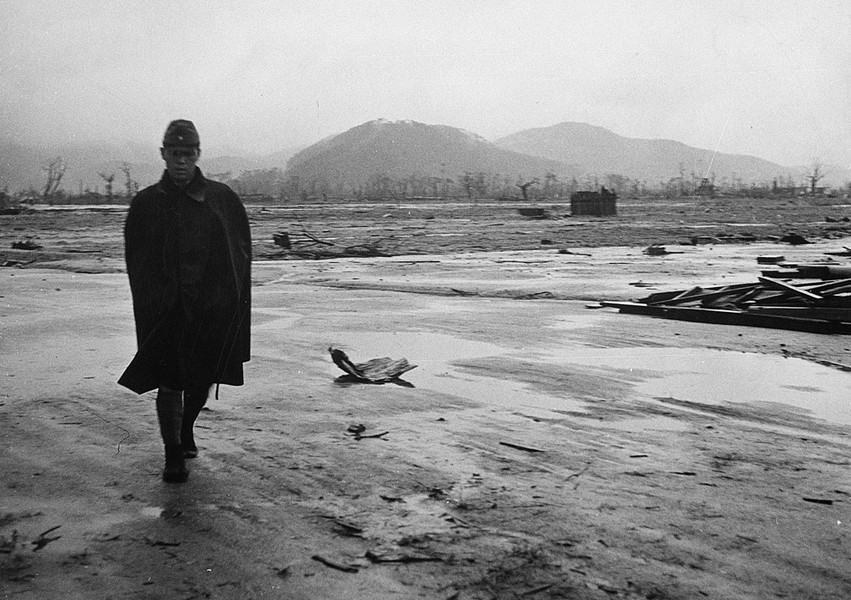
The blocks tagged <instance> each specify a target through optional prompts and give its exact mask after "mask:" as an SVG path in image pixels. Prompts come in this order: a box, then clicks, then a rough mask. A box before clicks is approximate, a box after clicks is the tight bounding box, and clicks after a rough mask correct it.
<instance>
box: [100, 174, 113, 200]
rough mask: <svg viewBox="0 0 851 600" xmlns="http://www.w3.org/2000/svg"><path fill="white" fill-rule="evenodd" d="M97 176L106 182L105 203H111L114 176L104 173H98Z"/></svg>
mask: <svg viewBox="0 0 851 600" xmlns="http://www.w3.org/2000/svg"><path fill="white" fill-rule="evenodd" d="M98 175H100V178H101V179H103V180H104V182H106V185H105V187H106V201H107V202H109V203H112V182H113V181H115V174H113V173H110V174H109V175H106V174H104V173H98Z"/></svg>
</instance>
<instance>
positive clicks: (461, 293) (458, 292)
mask: <svg viewBox="0 0 851 600" xmlns="http://www.w3.org/2000/svg"><path fill="white" fill-rule="evenodd" d="M449 289H450V290H452V291H453V292H455V293H456V294H458V295H459V296H478V295H479V294H478V292H467V291H464V290H459V289H457V288H449Z"/></svg>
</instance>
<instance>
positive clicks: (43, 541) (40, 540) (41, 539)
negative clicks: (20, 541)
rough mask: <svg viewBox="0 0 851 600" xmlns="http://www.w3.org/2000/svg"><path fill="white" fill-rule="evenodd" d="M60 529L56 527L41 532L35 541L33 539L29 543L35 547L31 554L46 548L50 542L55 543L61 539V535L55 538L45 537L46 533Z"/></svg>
mask: <svg viewBox="0 0 851 600" xmlns="http://www.w3.org/2000/svg"><path fill="white" fill-rule="evenodd" d="M60 527H62V525H57V526H56V527H51V528H50V529H48V530H47V531H43V532H41V533H40V534H38V537H37V538H36V539H34V540H33V541H32V542H30V543H31V544H32V545H33V546H35V547H34V548H33V552H38V551H39V550H41V549H42V548H44V547H45V546H47V545H48V544H49V543H50V542H55V541H56V540H58V539H59V538H61V537H62V536H61V535H57V536H56V537H47V534H48V533H52V532H54V531H56V530H57V529H59V528H60Z"/></svg>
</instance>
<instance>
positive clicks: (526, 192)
mask: <svg viewBox="0 0 851 600" xmlns="http://www.w3.org/2000/svg"><path fill="white" fill-rule="evenodd" d="M520 181H521V183H517V184H515V185H516V186H517V187H519V188H520V191H521V192H522V193H523V201H524V202H528V201H529V188H530V187H531V186H533V185H538V183H540V182H539V181H538V178H537V177H536V178H535V179H533V180H532V181H523V180H522V179H521V180H520Z"/></svg>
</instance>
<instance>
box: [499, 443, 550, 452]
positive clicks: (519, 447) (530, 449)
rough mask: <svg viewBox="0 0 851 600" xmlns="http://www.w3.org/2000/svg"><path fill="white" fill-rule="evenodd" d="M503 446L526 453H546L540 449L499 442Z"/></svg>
mask: <svg viewBox="0 0 851 600" xmlns="http://www.w3.org/2000/svg"><path fill="white" fill-rule="evenodd" d="M500 444H501V445H503V446H508V447H509V448H516V449H517V450H525V451H526V452H546V451H545V450H541V449H540V448H533V447H532V446H524V445H522V444H515V443H513V442H500Z"/></svg>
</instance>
